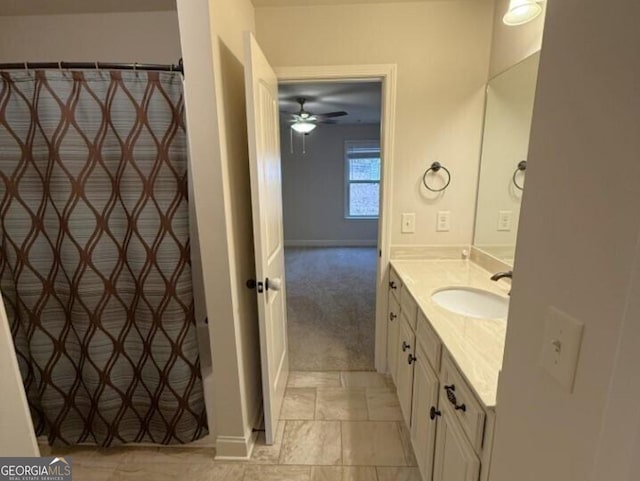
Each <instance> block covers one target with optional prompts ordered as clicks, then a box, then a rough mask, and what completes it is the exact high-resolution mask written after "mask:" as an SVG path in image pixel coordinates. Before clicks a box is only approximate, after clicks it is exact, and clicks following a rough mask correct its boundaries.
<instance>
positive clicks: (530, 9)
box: [502, 0, 542, 26]
mask: <svg viewBox="0 0 640 481" xmlns="http://www.w3.org/2000/svg"><path fill="white" fill-rule="evenodd" d="M541 13H542V6H541V5H540V3H539V2H538V1H536V0H509V8H508V9H507V13H505V15H504V17H502V21H503V22H504V23H505V25H509V26H516V25H523V24H525V23H527V22H530V21H531V20H533V19H534V18H536V17H537V16H538V15H540V14H541Z"/></svg>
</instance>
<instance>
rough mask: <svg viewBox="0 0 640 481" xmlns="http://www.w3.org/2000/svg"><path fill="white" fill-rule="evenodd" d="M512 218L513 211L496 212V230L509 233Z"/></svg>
mask: <svg viewBox="0 0 640 481" xmlns="http://www.w3.org/2000/svg"><path fill="white" fill-rule="evenodd" d="M512 217H513V211H510V210H501V211H499V212H498V230H499V231H510V230H511V218H512Z"/></svg>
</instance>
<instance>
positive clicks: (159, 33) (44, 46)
mask: <svg viewBox="0 0 640 481" xmlns="http://www.w3.org/2000/svg"><path fill="white" fill-rule="evenodd" d="M181 56H182V54H181V51H180V33H179V30H178V16H177V14H176V12H140V13H100V14H75V15H33V16H23V17H19V16H15V17H0V62H25V61H76V62H96V61H100V62H139V63H166V64H169V63H177V62H178V60H179V59H180V57H181Z"/></svg>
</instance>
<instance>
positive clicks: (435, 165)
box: [422, 162, 451, 192]
mask: <svg viewBox="0 0 640 481" xmlns="http://www.w3.org/2000/svg"><path fill="white" fill-rule="evenodd" d="M440 170H444V171H445V172H446V173H447V182H446V184H444V186H443V187H441V188H440V189H434V188H433V187H430V186H429V184H428V183H427V175H429V172H434V173H435V172H439V171H440ZM422 183H423V184H424V186H425V187H426V188H427V189H428V190H430V191H431V192H442V191H443V190H445V189H446V188H447V187H449V184H450V183H451V172H449V169H447V168H446V167H445V166H444V165H442V164H441V163H440V162H434V163H433V164H431V167H429V168H428V169H427V170H426V172H425V173H424V175H423V176H422Z"/></svg>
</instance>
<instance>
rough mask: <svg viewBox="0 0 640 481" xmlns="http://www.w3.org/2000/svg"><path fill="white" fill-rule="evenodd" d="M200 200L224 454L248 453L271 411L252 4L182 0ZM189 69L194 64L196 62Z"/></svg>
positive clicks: (219, 449)
mask: <svg viewBox="0 0 640 481" xmlns="http://www.w3.org/2000/svg"><path fill="white" fill-rule="evenodd" d="M178 12H179V17H180V24H181V35H182V44H183V53H184V59H185V65H192V66H193V67H191V69H192V70H191V72H192V73H190V72H189V71H188V70H187V72H186V81H185V91H186V96H187V102H188V103H187V116H188V123H189V129H188V130H189V142H190V148H191V156H192V165H193V176H194V201H195V205H196V212H197V218H198V229H199V232H200V236H199V240H200V244H201V245H202V246H206V248H204V249H203V250H202V267H203V275H204V283H205V292H206V294H205V298H206V303H207V312H208V317H209V333H210V341H211V346H212V355H213V373H214V376H213V383H214V388H213V394H214V418H215V419H214V422H215V427H216V433H215V435H216V448H217V455H218V456H219V457H226V456H232V457H243V456H247V455H248V453H249V452H250V449H251V443H252V442H253V433H252V428H253V427H255V426H256V424H257V422H258V419H257V417H258V415H259V412H260V408H261V403H260V398H261V389H260V365H259V354H260V351H259V345H258V331H257V329H258V326H257V306H256V298H255V291H250V290H248V289H247V288H246V287H245V285H244V284H245V282H246V280H247V279H248V278H251V277H254V275H255V265H254V257H253V235H252V223H251V195H250V192H249V170H248V152H247V151H248V146H247V127H246V117H245V116H246V114H245V96H244V77H243V75H244V68H243V60H242V59H243V45H242V32H243V31H245V30H249V31H252V30H254V18H253V6H252V5H251V3H250V2H249V0H242V1H238V0H179V1H178ZM187 69H189V67H187Z"/></svg>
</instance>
